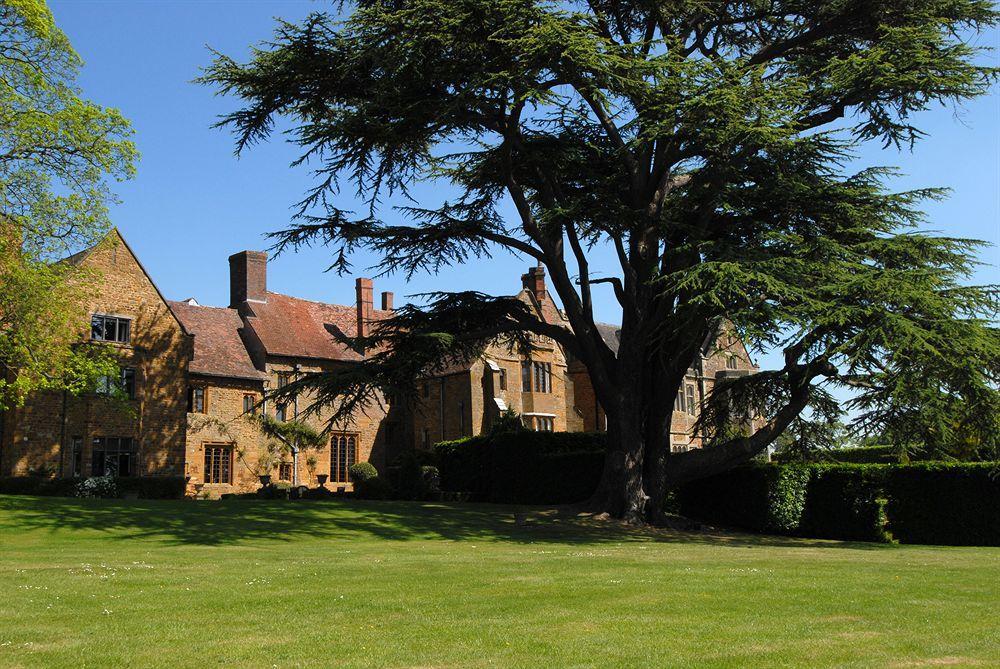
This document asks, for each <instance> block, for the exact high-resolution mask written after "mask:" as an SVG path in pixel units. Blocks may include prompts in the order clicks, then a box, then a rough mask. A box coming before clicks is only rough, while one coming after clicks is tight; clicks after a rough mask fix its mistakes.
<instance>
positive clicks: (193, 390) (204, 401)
mask: <svg viewBox="0 0 1000 669" xmlns="http://www.w3.org/2000/svg"><path fill="white" fill-rule="evenodd" d="M199 394H200V396H201V407H200V408H198V407H197V404H196V403H195V397H197V396H199ZM188 413H201V414H206V413H208V386H191V387H189V388H188Z"/></svg>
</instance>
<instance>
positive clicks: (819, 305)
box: [203, 0, 1000, 521]
mask: <svg viewBox="0 0 1000 669" xmlns="http://www.w3.org/2000/svg"><path fill="white" fill-rule="evenodd" d="M997 19H998V15H997V12H996V11H995V9H994V7H993V5H992V3H990V2H988V1H986V0H906V1H905V2H899V1H897V0H892V1H889V0H864V1H861V0H835V1H832V2H801V1H799V0H768V1H767V2H762V1H747V2H703V1H700V0H672V1H667V0H661V1H651V0H643V1H637V0H632V1H626V0H589V1H588V2H572V1H571V2H565V3H552V2H540V1H532V0H462V1H458V2H455V1H453V0H414V1H399V0H364V1H362V2H358V3H357V4H356V5H355V6H351V8H350V12H349V14H348V15H347V16H346V17H344V18H342V19H341V18H335V17H332V16H330V15H327V14H325V13H315V14H313V15H311V16H310V17H309V18H307V19H306V20H305V21H304V22H303V23H302V24H301V25H292V24H288V23H282V24H281V25H280V26H279V27H278V29H277V33H276V36H275V38H274V40H273V41H272V42H270V43H269V44H267V45H265V46H263V47H261V48H260V49H258V50H256V51H255V52H254V54H253V57H252V59H251V60H250V62H248V63H245V64H241V63H237V62H235V61H234V60H232V59H230V58H227V57H225V56H224V55H217V58H216V60H215V61H214V63H213V64H212V65H211V66H210V67H209V68H208V69H207V71H206V72H205V75H204V77H203V81H204V82H207V83H210V84H212V85H215V86H216V87H217V88H218V89H219V90H220V91H221V92H222V93H225V94H231V95H235V96H238V97H239V98H240V99H241V100H242V101H243V103H244V106H243V107H242V108H240V109H238V110H237V111H235V112H233V113H231V114H229V115H228V116H226V117H224V118H223V119H222V120H221V121H220V125H221V126H224V127H228V128H231V129H232V130H233V131H234V133H235V135H236V138H237V144H236V146H237V151H243V150H245V149H247V147H249V146H251V145H252V144H254V143H255V142H258V141H262V140H265V139H266V138H268V137H269V136H270V134H271V133H272V132H273V131H274V128H275V123H276V120H277V119H278V118H279V117H283V118H284V119H285V121H284V122H287V123H288V124H289V129H288V130H287V133H288V134H287V136H289V137H291V139H292V141H294V142H296V143H297V144H298V145H299V146H300V147H301V149H302V162H306V161H310V162H311V164H312V165H314V166H315V169H316V174H317V177H318V182H317V183H316V184H315V186H314V187H313V188H312V189H311V190H310V191H309V192H308V194H307V196H306V198H305V199H304V201H303V202H302V203H301V209H300V211H299V217H298V219H297V220H296V221H294V222H293V224H292V225H291V226H290V227H289V228H288V229H285V230H281V231H278V232H276V233H274V234H275V239H276V248H277V250H279V251H280V250H283V249H286V248H294V247H297V246H299V245H302V244H310V243H323V244H327V245H329V246H330V248H331V250H332V253H333V263H332V266H333V268H335V269H337V270H339V271H345V270H346V269H347V268H348V266H349V264H348V262H349V257H350V254H351V253H352V252H353V251H355V250H358V249H368V250H371V251H374V252H376V253H377V254H379V255H380V256H381V258H382V260H381V263H380V264H379V266H378V267H379V269H381V270H383V271H385V272H401V273H403V274H404V275H405V276H410V275H413V274H414V273H417V272H423V271H434V270H437V269H438V268H440V267H442V266H447V265H450V264H454V263H464V262H467V261H470V260H477V261H478V260H479V259H481V258H484V257H489V256H490V255H491V254H492V253H494V252H496V251H497V250H507V251H511V252H514V253H517V254H520V255H522V256H527V257H529V258H531V259H532V260H533V261H537V262H539V263H542V264H543V265H544V266H545V268H547V273H548V275H549V276H550V277H551V280H552V283H553V289H554V292H555V293H556V294H557V296H558V298H559V300H560V301H561V303H562V306H563V308H564V309H565V312H566V315H567V317H568V319H569V322H570V323H571V325H572V328H571V329H567V328H564V327H561V326H560V325H559V324H554V323H548V322H544V321H542V320H539V319H538V318H537V317H536V316H535V314H534V313H532V312H530V311H529V310H528V309H527V308H526V307H525V306H524V305H523V304H522V303H521V302H519V301H517V300H515V299H513V298H503V297H490V296H487V295H482V294H478V293H473V292H459V293H439V294H435V295H433V296H431V299H430V300H429V304H428V305H427V306H426V307H425V308H420V309H418V308H414V307H404V308H402V309H400V310H398V311H397V312H396V314H395V316H394V317H393V318H391V319H388V320H386V321H382V322H381V324H380V325H379V326H378V327H376V328H375V329H374V332H373V333H372V335H371V336H370V337H369V338H367V339H365V340H359V341H358V345H359V346H364V347H365V348H366V349H368V350H373V351H375V353H373V354H372V355H370V356H369V357H368V358H367V360H366V361H365V362H364V363H363V364H362V365H360V366H358V367H356V368H354V369H352V370H347V371H343V372H336V373H329V374H321V375H316V376H313V377H310V378H306V379H303V380H302V381H301V382H299V385H298V387H294V388H293V387H289V388H287V389H285V391H284V392H297V391H298V390H300V389H302V388H304V387H307V386H308V387H311V388H312V389H313V390H315V392H316V398H317V401H319V402H320V403H327V404H332V405H335V406H337V407H338V408H339V410H340V412H341V413H346V412H350V411H354V410H357V409H358V408H360V407H363V406H364V405H365V404H366V403H368V402H371V401H374V399H375V397H376V395H377V391H378V390H379V389H381V390H385V389H394V390H395V392H396V393H397V394H398V395H399V396H402V395H401V394H402V393H405V392H412V390H409V391H407V388H412V381H413V379H414V378H418V377H420V375H422V374H428V373H433V372H435V371H437V370H440V369H441V368H442V367H443V366H444V365H447V364H449V363H450V362H452V361H454V360H456V359H460V358H466V357H467V356H469V355H473V354H475V353H476V352H477V351H478V350H480V349H481V348H482V347H483V346H484V345H485V344H486V343H487V342H489V341H493V340H500V341H506V342H508V343H509V344H510V345H512V346H522V347H528V346H530V336H532V335H534V336H539V335H540V336H543V337H549V338H551V339H553V340H555V341H556V342H558V343H559V344H560V345H561V346H563V347H564V348H565V349H566V350H567V351H569V352H571V353H572V354H573V355H574V356H576V358H578V359H579V360H581V361H582V362H583V364H584V365H586V367H587V370H588V371H589V373H590V376H591V378H592V379H593V382H594V387H595V392H596V393H597V397H598V399H599V400H600V403H601V405H602V407H603V408H604V409H605V411H606V412H607V419H608V443H609V450H608V454H607V460H606V465H605V471H604V475H603V479H602V483H601V485H600V488H599V490H598V491H597V492H596V493H595V497H594V499H593V503H594V504H595V506H597V507H598V508H602V509H605V510H606V511H608V512H609V513H611V514H612V515H615V516H620V517H625V518H626V519H628V520H631V521H642V520H648V519H653V520H655V519H656V517H657V516H658V514H659V512H660V510H661V509H662V508H663V500H664V496H665V494H666V490H667V489H668V487H669V486H671V485H675V484H678V483H681V482H683V481H687V480H691V479H694V478H698V477H700V476H704V475H707V474H711V473H713V472H718V471H721V470H724V469H726V468H728V467H732V466H733V465H735V464H737V463H740V462H743V461H746V460H747V459H749V458H751V457H753V456H754V455H755V454H757V453H759V452H761V451H762V450H763V449H765V448H766V447H767V446H768V445H769V444H770V443H772V442H773V441H774V440H775V439H776V438H777V437H778V435H780V434H781V432H782V431H783V430H784V429H785V428H786V427H787V426H788V425H789V424H790V423H792V422H793V421H795V420H796V419H797V418H798V417H800V416H802V415H809V413H810V412H811V411H812V410H813V409H816V407H817V405H818V407H819V408H818V410H819V411H822V410H823V408H824V407H828V406H829V405H831V404H832V402H830V391H831V390H832V389H833V388H835V387H837V386H841V387H849V388H852V389H854V390H855V395H853V399H851V400H850V402H848V403H847V406H848V407H849V408H852V409H854V413H855V415H856V416H857V421H858V423H859V424H860V425H861V426H863V427H867V428H868V429H879V428H884V427H885V426H887V425H890V424H891V425H906V424H913V425H926V424H927V423H929V422H934V423H937V424H939V425H940V426H941V429H946V427H947V421H944V420H943V417H944V415H945V414H947V413H948V412H950V411H951V410H952V409H953V408H954V406H955V405H957V404H959V403H961V404H963V405H964V406H967V407H970V408H974V409H975V410H974V411H970V412H969V415H970V416H971V417H972V418H973V420H971V421H970V422H969V423H967V424H965V425H964V426H963V429H967V430H974V431H977V432H979V433H981V434H990V432H991V431H992V433H993V434H997V433H1000V430H998V427H1000V424H998V421H1000V418H998V414H1000V412H998V397H997V392H996V383H997V375H998V368H1000V341H998V334H997V330H996V329H995V328H993V327H991V325H990V322H991V321H990V319H991V318H994V317H995V315H996V313H997V294H996V292H995V291H994V290H993V289H992V288H982V287H968V286H967V285H965V283H967V280H968V274H969V272H970V267H971V266H972V264H973V258H974V255H975V252H976V249H977V247H978V243H977V242H975V241H969V240H962V239H950V238H943V237H937V236H932V235H929V234H925V233H923V232H921V231H920V230H919V227H918V226H919V225H920V223H921V222H922V216H921V212H920V209H919V207H920V204H921V202H922V201H924V200H927V199H934V198H939V197H942V196H943V195H944V193H943V192H942V191H940V190H934V189H928V190H921V191H916V192H905V193H895V192H891V191H890V190H888V188H887V186H886V179H887V177H889V176H890V175H891V174H892V171H891V170H888V169H883V168H872V169H865V170H861V171H860V172H857V173H850V172H849V171H848V170H847V169H846V167H845V165H846V164H847V162H848V161H849V160H850V159H851V156H852V152H853V150H854V149H855V148H856V147H857V146H859V145H861V144H862V143H865V142H881V143H882V144H883V145H885V146H887V147H891V146H896V147H900V146H908V145H910V144H912V143H913V142H915V141H917V140H919V138H920V136H921V131H920V129H919V128H918V127H917V126H916V125H915V119H916V117H917V116H916V115H917V112H920V111H921V110H924V109H927V108H930V107H933V106H935V105H938V104H941V103H960V102H961V101H962V100H965V99H968V98H972V97H975V96H979V95H983V94H985V93H986V92H987V91H988V90H989V88H990V86H991V85H992V83H993V82H994V80H995V76H996V71H995V70H994V69H992V68H989V67H986V66H982V65H980V64H978V56H979V54H978V52H977V49H976V48H975V47H973V46H971V45H970V44H968V43H967V42H966V41H964V40H963V39H962V35H970V34H975V33H977V32H979V31H983V30H985V29H987V28H989V27H991V26H994V25H996V23H997ZM428 184H447V185H448V186H449V187H450V188H452V189H454V190H455V191H457V195H456V196H455V197H454V198H453V199H452V200H451V201H449V202H446V203H444V204H441V205H440V206H437V205H436V204H433V203H424V205H423V206H418V205H417V204H413V205H411V206H407V207H401V208H397V209H396V210H395V213H392V212H387V211H386V207H385V206H384V203H385V202H387V198H388V197H389V196H391V195H392V194H394V193H396V194H401V195H404V196H405V195H407V194H412V193H413V192H414V188H415V187H417V186H420V187H426V186H427V185H428ZM342 186H350V187H351V189H352V190H353V191H354V192H356V193H357V194H359V195H360V196H361V197H362V198H364V199H365V200H366V201H367V204H368V206H367V207H365V211H363V212H362V213H361V214H353V213H352V212H350V211H347V210H345V209H344V208H343V207H341V206H338V204H337V202H338V198H337V194H338V192H339V189H340V187H342ZM423 192H426V191H423ZM508 212H512V213H508ZM387 213H391V214H392V215H391V219H390V220H386V218H387V217H386V214H387ZM595 246H600V247H602V248H608V249H611V250H613V252H614V257H615V258H617V262H618V265H619V266H618V267H617V268H616V270H615V272H614V273H612V274H611V275H606V276H601V275H598V274H597V273H596V272H592V271H591V267H590V262H589V260H591V259H592V255H591V251H592V250H593V248H594V247H595ZM596 290H611V291H613V293H614V295H615V297H616V298H617V300H618V302H619V304H620V305H621V311H622V317H621V334H620V346H619V349H618V351H617V353H615V352H613V351H612V350H610V349H609V347H608V346H607V345H606V344H605V342H604V341H603V339H602V338H601V336H600V333H599V332H598V329H597V327H596V326H595V322H594V307H593V297H592V296H593V293H594V291H596ZM724 320H728V321H729V322H731V323H732V324H733V326H734V327H735V328H736V331H737V332H738V334H739V335H740V336H741V337H742V338H743V340H744V341H745V342H746V343H747V344H748V345H749V346H750V347H751V348H754V349H757V350H763V349H773V348H775V347H777V348H779V349H780V350H783V351H784V364H783V366H782V367H781V368H779V369H773V370H767V371H763V372H761V373H759V374H755V375H753V376H749V377H744V378H740V379H736V380H733V381H731V382H729V383H726V384H723V385H720V387H719V388H718V390H717V391H716V392H715V393H713V396H712V398H711V399H710V401H709V402H708V403H707V405H706V406H705V407H704V408H703V411H702V417H701V421H702V424H703V426H705V427H706V428H716V429H717V434H720V435H726V437H725V438H719V439H715V440H714V442H713V444H712V445H711V447H709V448H704V449H700V450H693V451H688V452H686V453H677V454H672V453H671V452H670V448H669V438H668V437H669V434H670V421H671V417H672V407H673V402H674V397H675V395H676V392H677V389H678V387H679V386H680V384H681V381H682V379H683V377H684V374H685V372H686V370H687V369H688V367H689V366H690V365H691V363H692V361H693V360H694V359H695V357H696V356H697V355H698V347H699V345H700V344H701V342H703V341H704V340H705V338H706V336H709V335H711V334H712V333H713V332H715V331H717V329H718V328H719V327H720V323H722V322H724ZM408 384H410V385H408ZM804 412H805V414H804ZM748 415H752V416H760V417H761V420H760V421H758V422H756V423H755V424H754V426H753V427H754V429H753V430H750V431H749V432H748V431H747V430H736V431H734V430H719V429H718V428H719V427H720V426H725V425H731V424H733V422H734V421H735V422H737V423H739V422H740V421H743V423H745V420H746V417H747V416H748Z"/></svg>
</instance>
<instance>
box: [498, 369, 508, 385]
mask: <svg viewBox="0 0 1000 669" xmlns="http://www.w3.org/2000/svg"><path fill="white" fill-rule="evenodd" d="M499 385H500V390H507V370H506V369H504V368H503V367H501V368H500V379H499Z"/></svg>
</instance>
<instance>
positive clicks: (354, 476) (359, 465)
mask: <svg viewBox="0 0 1000 669" xmlns="http://www.w3.org/2000/svg"><path fill="white" fill-rule="evenodd" d="M347 473H348V475H349V476H350V477H351V483H360V482H361V481H367V480H368V479H373V478H375V477H376V476H378V470H377V469H375V465H373V464H372V463H370V462H356V463H354V464H353V465H351V466H350V467H349V468H348V470H347Z"/></svg>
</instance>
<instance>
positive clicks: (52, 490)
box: [0, 476, 187, 499]
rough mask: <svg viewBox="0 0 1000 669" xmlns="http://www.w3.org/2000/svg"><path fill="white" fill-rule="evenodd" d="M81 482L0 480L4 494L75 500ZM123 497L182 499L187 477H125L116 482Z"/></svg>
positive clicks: (44, 479) (25, 477)
mask: <svg viewBox="0 0 1000 669" xmlns="http://www.w3.org/2000/svg"><path fill="white" fill-rule="evenodd" d="M81 480H82V479H79V478H43V477H38V476H4V477H0V494H4V495H40V496H45V497H73V495H74V492H75V489H76V484H77V483H79V482H80V481H81ZM115 486H116V487H117V489H118V495H119V497H124V496H126V495H128V496H131V495H135V496H137V497H139V498H141V499H180V498H182V497H184V493H185V490H186V488H187V479H185V478H184V477H183V476H122V477H118V478H116V479H115Z"/></svg>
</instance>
